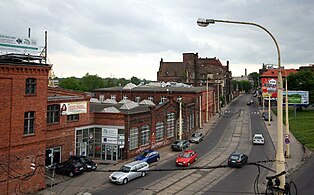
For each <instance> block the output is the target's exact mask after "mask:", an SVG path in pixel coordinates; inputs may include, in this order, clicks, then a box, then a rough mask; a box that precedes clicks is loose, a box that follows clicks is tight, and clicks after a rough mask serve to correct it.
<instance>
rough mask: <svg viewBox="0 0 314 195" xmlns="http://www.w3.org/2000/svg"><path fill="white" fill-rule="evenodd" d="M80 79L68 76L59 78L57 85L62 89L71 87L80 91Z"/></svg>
mask: <svg viewBox="0 0 314 195" xmlns="http://www.w3.org/2000/svg"><path fill="white" fill-rule="evenodd" d="M80 83H81V81H80V79H78V78H75V77H68V78H63V79H60V82H59V86H60V87H61V88H63V89H71V90H76V91H81V84H80Z"/></svg>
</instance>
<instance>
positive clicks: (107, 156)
mask: <svg viewBox="0 0 314 195" xmlns="http://www.w3.org/2000/svg"><path fill="white" fill-rule="evenodd" d="M102 159H103V160H108V161H116V160H118V145H108V144H106V145H103V147H102Z"/></svg>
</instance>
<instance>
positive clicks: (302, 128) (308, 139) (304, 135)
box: [273, 109, 314, 151]
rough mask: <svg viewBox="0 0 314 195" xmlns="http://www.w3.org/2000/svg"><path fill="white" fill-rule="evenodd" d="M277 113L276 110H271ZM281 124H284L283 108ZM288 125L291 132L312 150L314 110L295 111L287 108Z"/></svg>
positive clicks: (313, 142) (313, 149)
mask: <svg viewBox="0 0 314 195" xmlns="http://www.w3.org/2000/svg"><path fill="white" fill-rule="evenodd" d="M273 112H274V113H275V114H277V113H276V112H277V110H273ZM283 124H286V116H285V110H284V111H283ZM289 126H290V131H291V133H292V134H293V135H294V136H295V137H296V138H297V139H298V140H299V141H300V142H301V143H302V144H303V145H304V146H305V147H307V148H308V149H310V150H312V151H314V110H302V111H297V112H296V117H295V116H294V110H293V109H291V110H290V109H289Z"/></svg>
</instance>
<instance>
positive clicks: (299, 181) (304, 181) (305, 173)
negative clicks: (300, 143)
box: [286, 154, 314, 194]
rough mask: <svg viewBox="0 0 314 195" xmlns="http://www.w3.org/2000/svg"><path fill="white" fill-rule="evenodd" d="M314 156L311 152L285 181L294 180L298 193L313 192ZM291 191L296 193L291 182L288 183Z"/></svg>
mask: <svg viewBox="0 0 314 195" xmlns="http://www.w3.org/2000/svg"><path fill="white" fill-rule="evenodd" d="M313 173H314V156H313V154H312V155H311V156H310V157H309V159H308V160H307V161H306V162H305V164H303V165H302V166H301V167H300V168H298V169H297V170H296V171H294V172H293V173H292V174H291V175H290V176H289V177H288V178H287V179H286V182H290V181H292V182H294V183H295V184H296V187H297V192H298V194H313V192H314V185H313V181H314V174H313ZM290 188H291V193H292V194H296V189H295V186H294V185H293V183H290Z"/></svg>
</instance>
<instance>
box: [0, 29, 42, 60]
mask: <svg viewBox="0 0 314 195" xmlns="http://www.w3.org/2000/svg"><path fill="white" fill-rule="evenodd" d="M0 52H1V54H8V53H15V54H33V55H38V54H39V53H40V49H39V47H38V46H37V40H36V39H33V38H24V37H15V36H10V35H3V34H0Z"/></svg>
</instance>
